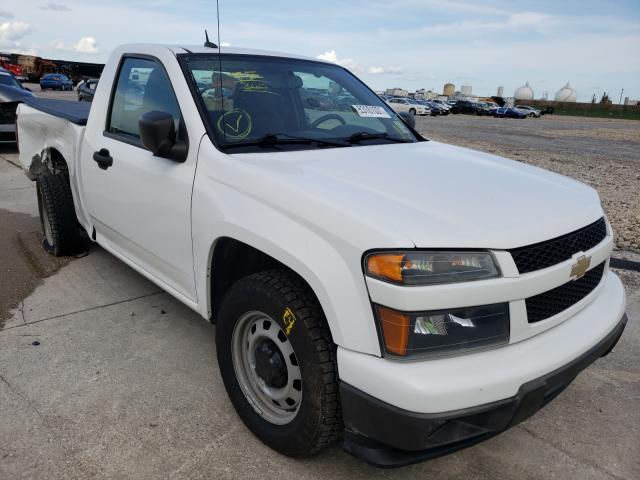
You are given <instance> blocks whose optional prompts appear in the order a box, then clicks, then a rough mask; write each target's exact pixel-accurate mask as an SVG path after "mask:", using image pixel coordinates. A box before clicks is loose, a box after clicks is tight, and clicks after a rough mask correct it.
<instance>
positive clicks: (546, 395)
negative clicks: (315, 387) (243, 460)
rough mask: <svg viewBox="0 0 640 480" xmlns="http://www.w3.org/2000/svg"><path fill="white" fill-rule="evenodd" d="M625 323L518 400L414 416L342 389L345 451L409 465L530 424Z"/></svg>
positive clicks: (522, 391) (533, 383) (378, 462)
mask: <svg viewBox="0 0 640 480" xmlns="http://www.w3.org/2000/svg"><path fill="white" fill-rule="evenodd" d="M626 323H627V316H626V315H623V316H622V318H621V319H620V321H619V322H618V323H617V324H616V325H615V327H614V328H613V329H612V330H611V331H610V332H609V333H608V334H607V335H606V336H605V337H604V338H603V339H602V340H600V341H599V342H598V343H597V344H596V345H595V346H593V347H591V348H590V349H589V350H588V351H586V352H584V353H583V354H582V355H580V356H579V357H577V358H575V359H574V360H572V361H570V362H569V363H567V364H565V365H564V366H562V367H560V368H557V369H556V370H553V371H552V372H550V373H547V374H546V375H543V376H541V377H539V378H536V379H534V380H530V381H528V382H526V383H524V384H523V385H522V386H521V387H520V388H519V389H518V392H517V394H516V395H515V396H513V397H510V398H507V399H504V400H499V401H496V402H492V403H488V404H484V405H480V406H476V407H469V408H464V409H460V410H455V411H450V412H442V413H433V414H430V413H415V412H411V411H408V410H403V409H400V408H398V407H395V406H393V405H390V404H388V403H386V402H383V401H381V400H378V399H376V398H374V397H372V396H370V395H368V394H367V393H365V392H363V391H361V390H359V389H357V388H355V387H353V386H351V385H349V384H347V383H344V382H343V383H341V385H340V398H341V403H342V410H343V417H344V423H345V430H346V432H345V441H344V448H345V450H346V451H347V452H349V453H351V454H352V455H354V456H355V457H358V458H360V459H362V460H364V461H366V462H368V463H370V464H372V465H375V466H379V467H396V466H401V465H407V464H411V463H415V462H420V461H423V460H428V459H430V458H435V457H438V456H441V455H446V454H448V453H452V452H454V451H456V450H460V449H462V448H466V447H469V446H471V445H473V444H475V443H478V442H481V441H483V440H486V439H488V438H490V437H492V436H494V435H496V434H498V433H500V432H502V431H504V430H506V429H508V428H510V427H513V426H514V425H517V424H518V423H520V422H522V421H523V420H525V419H527V418H529V417H530V416H531V415H533V414H534V413H535V412H537V411H538V410H539V409H540V408H542V407H543V406H544V405H546V404H547V403H549V402H550V401H551V400H553V399H554V398H555V397H556V396H557V395H558V394H559V393H560V392H562V391H563V390H564V389H565V388H566V387H567V386H568V385H569V384H570V383H571V382H572V381H573V379H574V378H575V377H576V376H577V375H578V374H579V373H580V372H581V371H582V370H584V369H585V368H586V367H588V366H589V365H590V364H591V363H593V362H594V361H595V360H597V359H598V358H600V357H602V356H605V355H607V354H608V353H609V352H610V351H611V350H612V349H613V347H614V346H615V345H616V343H617V342H618V340H619V338H620V336H621V335H622V332H623V330H624V328H625V326H626Z"/></svg>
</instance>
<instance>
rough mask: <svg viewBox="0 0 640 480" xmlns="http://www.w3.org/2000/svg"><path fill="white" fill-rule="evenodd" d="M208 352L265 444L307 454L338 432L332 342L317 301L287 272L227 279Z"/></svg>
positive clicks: (236, 404) (285, 451)
mask: <svg viewBox="0 0 640 480" xmlns="http://www.w3.org/2000/svg"><path fill="white" fill-rule="evenodd" d="M216 350H217V356H218V364H219V368H220V373H221V375H222V379H223V381H224V385H225V388H226V390H227V393H228V395H229V397H230V399H231V402H232V403H233V406H234V407H235V409H236V411H237V412H238V415H239V416H240V418H241V419H242V421H243V422H244V423H245V424H246V425H247V427H248V428H249V429H250V430H251V431H252V432H253V433H254V434H255V435H256V436H257V437H258V438H260V440H262V441H263V442H264V443H265V444H266V445H268V446H269V447H271V448H273V449H274V450H277V451H278V452H280V453H283V454H285V455H290V456H303V455H309V454H312V453H314V452H316V451H318V450H320V449H322V448H323V447H325V446H327V445H329V444H330V443H332V442H333V441H335V440H336V438H337V437H338V435H339V434H340V433H341V432H342V423H341V421H342V418H341V413H340V406H339V399H338V374H337V367H336V350H335V346H334V344H333V341H332V338H331V333H330V331H329V327H328V325H327V323H326V319H325V318H324V315H323V313H322V309H321V308H320V305H319V303H318V301H317V299H316V298H315V296H314V295H313V293H312V292H311V290H310V289H309V287H308V286H307V285H306V284H305V283H304V282H303V281H302V280H301V279H300V278H299V277H298V276H297V275H295V274H294V273H292V272H290V271H287V270H270V271H266V272H262V273H257V274H254V275H251V276H249V277H246V278H244V279H242V280H239V281H238V282H237V283H235V284H234V285H233V286H232V287H231V288H230V290H229V291H228V293H227V294H226V295H225V298H224V300H223V302H222V305H221V307H220V313H219V315H218V321H217V327H216Z"/></svg>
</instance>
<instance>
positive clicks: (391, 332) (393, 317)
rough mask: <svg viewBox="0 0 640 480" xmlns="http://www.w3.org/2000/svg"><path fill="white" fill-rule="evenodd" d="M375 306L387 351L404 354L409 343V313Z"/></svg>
mask: <svg viewBox="0 0 640 480" xmlns="http://www.w3.org/2000/svg"><path fill="white" fill-rule="evenodd" d="M376 308H377V310H378V321H379V322H380V326H381V327H382V337H383V338H384V346H385V348H386V350H387V352H389V353H393V354H395V355H399V356H405V355H406V354H407V345H408V343H409V324H410V323H411V319H410V318H409V315H405V314H404V313H401V312H397V311H395V310H391V309H390V308H386V307H381V306H380V305H378V306H377V307H376Z"/></svg>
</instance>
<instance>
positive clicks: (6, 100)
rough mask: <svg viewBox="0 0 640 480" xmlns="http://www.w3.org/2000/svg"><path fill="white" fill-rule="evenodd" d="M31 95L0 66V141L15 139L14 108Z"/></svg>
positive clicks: (31, 94)
mask: <svg viewBox="0 0 640 480" xmlns="http://www.w3.org/2000/svg"><path fill="white" fill-rule="evenodd" d="M33 96H34V95H33V93H31V90H29V89H28V88H26V87H24V86H23V85H22V84H21V83H20V81H18V80H17V79H16V78H15V76H14V75H13V74H12V73H11V72H9V71H8V70H6V69H4V68H0V143H5V142H15V141H16V109H17V108H18V104H19V103H20V102H22V101H24V99H25V98H27V97H33Z"/></svg>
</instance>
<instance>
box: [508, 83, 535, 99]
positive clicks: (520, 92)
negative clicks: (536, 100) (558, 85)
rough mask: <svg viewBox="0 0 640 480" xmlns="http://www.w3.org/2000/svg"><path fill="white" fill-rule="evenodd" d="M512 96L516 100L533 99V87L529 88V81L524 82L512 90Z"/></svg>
mask: <svg viewBox="0 0 640 480" xmlns="http://www.w3.org/2000/svg"><path fill="white" fill-rule="evenodd" d="M513 97H514V98H515V99H516V100H533V88H531V86H530V85H529V82H525V84H524V85H523V86H521V87H520V88H518V89H517V90H516V91H515V92H514V94H513Z"/></svg>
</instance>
